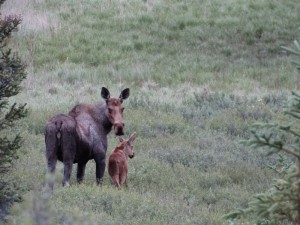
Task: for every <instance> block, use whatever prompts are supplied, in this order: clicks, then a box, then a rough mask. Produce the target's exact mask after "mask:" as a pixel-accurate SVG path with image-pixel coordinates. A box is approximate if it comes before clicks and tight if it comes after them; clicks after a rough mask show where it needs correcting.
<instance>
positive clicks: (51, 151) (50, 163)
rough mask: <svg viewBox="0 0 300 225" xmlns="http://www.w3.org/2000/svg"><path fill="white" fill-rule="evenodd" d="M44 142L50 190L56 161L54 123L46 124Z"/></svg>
mask: <svg viewBox="0 0 300 225" xmlns="http://www.w3.org/2000/svg"><path fill="white" fill-rule="evenodd" d="M45 144H46V159H47V168H48V173H49V174H51V176H49V178H48V185H49V187H50V189H51V190H53V186H54V182H55V179H54V172H55V167H56V163H57V151H58V144H57V138H56V126H55V125H54V124H48V125H47V127H46V129H45Z"/></svg>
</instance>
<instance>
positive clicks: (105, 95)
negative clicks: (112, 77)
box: [101, 87, 110, 101]
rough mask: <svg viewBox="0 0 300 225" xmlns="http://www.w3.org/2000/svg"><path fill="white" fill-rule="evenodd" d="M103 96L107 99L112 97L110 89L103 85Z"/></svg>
mask: <svg viewBox="0 0 300 225" xmlns="http://www.w3.org/2000/svg"><path fill="white" fill-rule="evenodd" d="M101 96H102V98H104V99H105V100H106V101H107V100H108V99H109V98H110V93H109V90H108V89H107V88H106V87H102V89H101Z"/></svg>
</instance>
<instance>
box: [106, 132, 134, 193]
mask: <svg viewBox="0 0 300 225" xmlns="http://www.w3.org/2000/svg"><path fill="white" fill-rule="evenodd" d="M135 138H136V133H135V132H134V133H133V134H131V136H130V138H129V139H128V140H124V139H123V138H122V137H119V140H120V142H121V143H120V144H119V145H118V146H117V147H116V148H115V149H113V150H112V152H111V154H110V156H109V158H108V173H109V175H110V176H111V178H112V179H113V182H114V184H115V186H116V187H117V188H119V189H120V188H121V186H123V184H124V183H125V181H126V178H127V172H128V167H127V160H128V157H129V158H133V157H134V151H133V146H132V142H133V141H134V140H135Z"/></svg>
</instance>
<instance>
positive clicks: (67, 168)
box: [63, 160, 73, 186]
mask: <svg viewBox="0 0 300 225" xmlns="http://www.w3.org/2000/svg"><path fill="white" fill-rule="evenodd" d="M72 166H73V161H70V160H69V161H67V162H64V180H63V186H69V185H70V184H69V180H70V177H71V173H72Z"/></svg>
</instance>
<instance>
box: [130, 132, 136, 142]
mask: <svg viewBox="0 0 300 225" xmlns="http://www.w3.org/2000/svg"><path fill="white" fill-rule="evenodd" d="M135 138H136V132H134V133H132V134H131V135H130V138H129V139H128V142H129V143H132V142H133V141H134V140H135Z"/></svg>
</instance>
